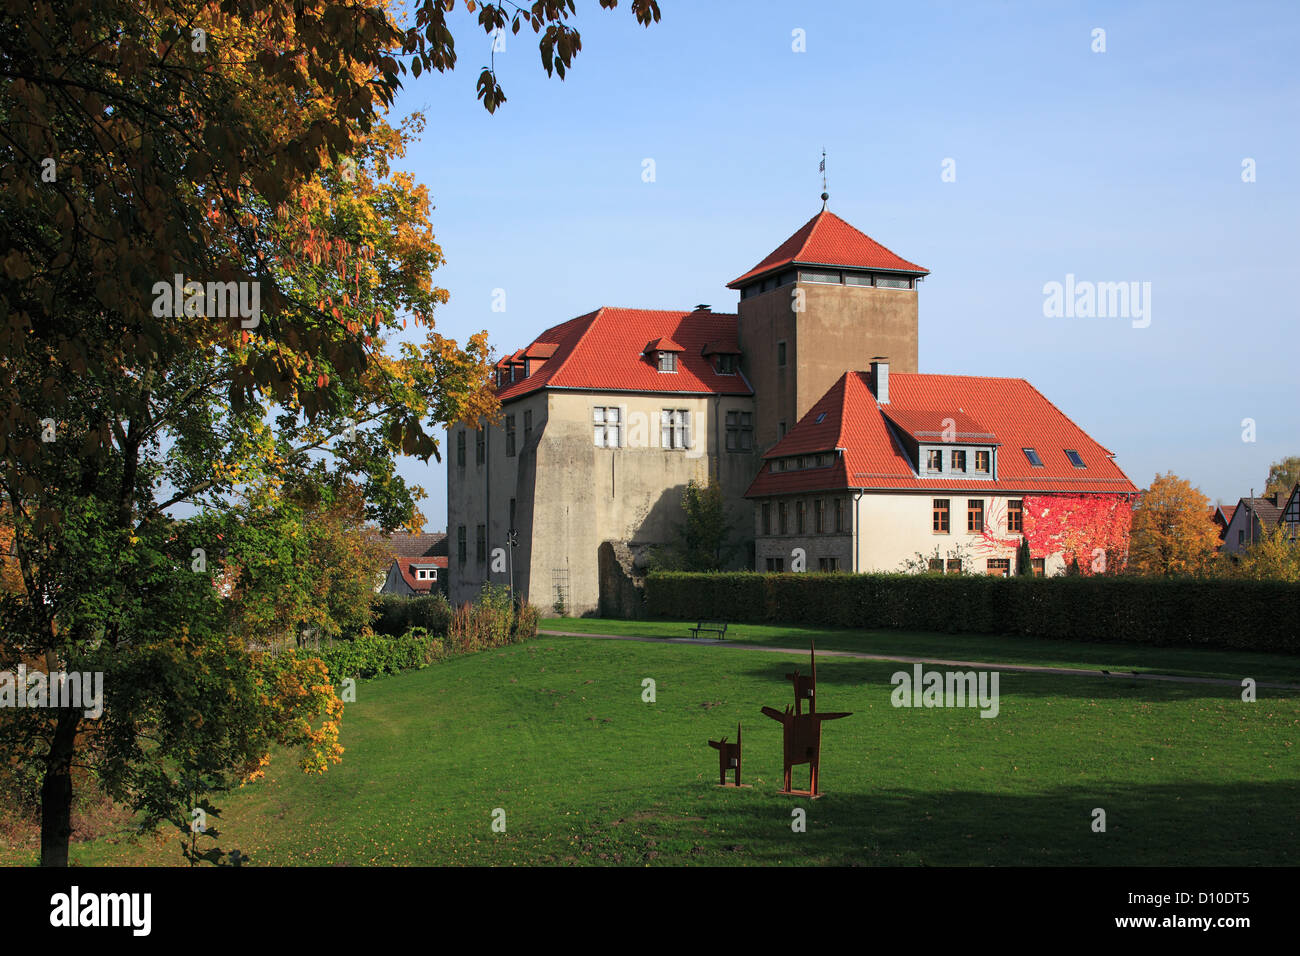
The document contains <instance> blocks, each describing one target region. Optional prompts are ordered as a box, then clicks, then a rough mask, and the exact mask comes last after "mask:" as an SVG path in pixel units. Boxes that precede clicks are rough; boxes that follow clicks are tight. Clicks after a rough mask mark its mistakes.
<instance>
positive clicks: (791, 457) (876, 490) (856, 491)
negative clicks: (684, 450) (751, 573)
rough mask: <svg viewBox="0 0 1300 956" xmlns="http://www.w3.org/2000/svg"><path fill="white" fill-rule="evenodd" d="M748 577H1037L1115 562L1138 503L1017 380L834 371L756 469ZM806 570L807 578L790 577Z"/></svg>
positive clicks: (1105, 462) (1067, 424)
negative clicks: (1022, 562) (1023, 572)
mask: <svg viewBox="0 0 1300 956" xmlns="http://www.w3.org/2000/svg"><path fill="white" fill-rule="evenodd" d="M763 459H764V461H763V466H762V468H761V469H760V470H759V473H758V477H756V478H755V479H754V482H753V484H752V485H751V486H750V488H749V490H748V491H747V492H746V497H747V498H749V499H750V500H751V501H753V502H754V504H755V506H756V507H755V515H754V533H755V537H756V540H757V556H758V569H759V570H767V571H783V570H787V571H788V570H802V569H805V568H806V570H809V571H898V570H901V569H902V568H903V567H904V566H905V565H906V564H907V563H909V562H911V566H912V567H916V566H917V565H918V564H922V565H923V566H928V568H929V569H930V570H941V571H945V572H954V571H965V572H972V571H973V572H976V573H985V574H1001V575H1009V574H1012V573H1014V572H1015V571H1016V566H1015V562H1016V553H1017V549H1018V547H1019V545H1020V541H1021V539H1022V538H1027V539H1028V541H1029V546H1030V555H1031V560H1032V561H1033V566H1032V570H1033V573H1035V574H1049V575H1051V574H1056V573H1060V572H1061V571H1064V570H1065V566H1066V563H1067V562H1068V561H1069V560H1070V559H1072V558H1074V557H1077V558H1078V560H1079V562H1080V565H1082V566H1084V567H1085V570H1094V569H1095V570H1100V569H1101V566H1100V564H1099V562H1101V561H1107V560H1115V559H1116V558H1117V557H1120V555H1122V554H1123V553H1125V552H1126V551H1127V542H1128V531H1129V523H1130V521H1129V519H1130V514H1131V502H1132V500H1133V498H1134V497H1135V495H1136V494H1137V488H1136V487H1134V485H1133V483H1132V482H1131V481H1129V479H1128V477H1127V476H1126V475H1125V474H1124V473H1123V472H1122V471H1121V470H1120V469H1119V466H1117V465H1116V464H1115V462H1114V455H1113V454H1112V453H1111V452H1109V451H1107V450H1106V449H1105V448H1103V447H1102V446H1101V445H1099V444H1097V442H1095V441H1093V439H1092V438H1090V437H1089V436H1088V435H1087V434H1086V433H1085V432H1084V431H1083V430H1082V429H1081V428H1079V426H1078V425H1076V424H1075V423H1074V422H1073V421H1071V420H1070V419H1069V418H1068V417H1066V415H1065V414H1064V413H1063V412H1061V411H1060V409H1058V408H1057V407H1056V406H1055V405H1053V404H1052V403H1051V402H1049V401H1048V400H1047V399H1046V398H1045V397H1044V396H1043V395H1042V393H1040V392H1039V391H1038V390H1037V389H1036V388H1034V387H1033V386H1032V385H1030V384H1029V383H1028V382H1027V381H1025V380H1024V379H1020V378H984V377H978V376H970V375H927V374H920V373H894V374H892V375H891V374H890V371H889V364H888V363H887V362H875V363H873V364H872V366H871V369H870V370H869V371H864V372H846V373H845V374H844V375H843V376H841V377H840V379H839V381H837V382H836V383H835V385H834V386H832V387H831V389H830V390H829V391H828V392H827V393H826V394H825V395H824V396H823V397H822V398H821V400H820V401H818V402H817V404H815V405H814V406H813V407H812V408H811V409H810V410H809V411H808V413H807V414H806V415H804V417H803V418H802V419H800V421H799V423H798V424H797V425H796V426H795V427H794V428H793V429H792V430H791V431H790V433H789V434H787V435H786V436H785V438H784V439H782V440H781V441H779V442H777V444H776V445H775V446H773V447H772V448H771V449H770V450H769V451H768V452H767V453H766V454H765V455H764V456H763ZM800 561H802V563H803V564H804V568H800V567H799V566H798V564H799V562H800Z"/></svg>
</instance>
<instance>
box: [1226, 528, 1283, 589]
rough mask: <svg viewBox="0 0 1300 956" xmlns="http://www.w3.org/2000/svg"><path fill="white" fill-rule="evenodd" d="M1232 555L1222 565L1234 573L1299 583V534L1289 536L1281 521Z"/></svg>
mask: <svg viewBox="0 0 1300 956" xmlns="http://www.w3.org/2000/svg"><path fill="white" fill-rule="evenodd" d="M1232 558H1233V560H1232V561H1231V562H1228V563H1227V564H1226V568H1227V570H1228V571H1229V573H1231V574H1233V575H1234V576H1237V577H1243V578H1249V579H1251V580H1255V581H1290V582H1291V583H1293V584H1300V537H1295V536H1293V535H1292V533H1291V529H1290V528H1288V527H1287V525H1286V524H1285V522H1279V523H1278V524H1276V525H1274V526H1273V527H1271V528H1265V529H1264V530H1263V531H1262V532H1261V533H1260V534H1259V535H1258V536H1257V537H1256V538H1255V540H1254V541H1252V542H1251V544H1250V547H1248V548H1246V549H1245V550H1243V551H1240V552H1238V553H1237V554H1235V555H1233V556H1232Z"/></svg>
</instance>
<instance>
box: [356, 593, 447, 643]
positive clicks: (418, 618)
mask: <svg viewBox="0 0 1300 956" xmlns="http://www.w3.org/2000/svg"><path fill="white" fill-rule="evenodd" d="M372 610H373V614H374V620H373V623H372V624H371V627H372V628H373V629H374V630H375V632H376V633H377V634H386V635H388V636H389V637H400V636H401V635H403V634H405V633H406V632H407V631H409V630H410V629H411V628H413V627H422V628H424V629H425V630H427V631H428V632H429V633H430V634H434V635H437V636H439V637H444V636H446V634H447V629H448V627H450V625H451V605H450V604H449V603H448V602H447V598H446V596H445V595H443V594H442V593H438V594H432V595H429V596H428V597H401V596H400V595H397V594H383V595H380V596H379V597H377V598H375V600H374V603H373V605H372Z"/></svg>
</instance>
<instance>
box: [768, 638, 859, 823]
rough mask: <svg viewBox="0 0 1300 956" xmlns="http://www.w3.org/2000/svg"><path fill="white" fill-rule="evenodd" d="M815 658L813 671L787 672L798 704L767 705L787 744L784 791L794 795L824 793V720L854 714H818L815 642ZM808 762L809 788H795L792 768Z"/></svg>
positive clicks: (813, 659) (812, 651)
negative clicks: (821, 782) (821, 786)
mask: <svg viewBox="0 0 1300 956" xmlns="http://www.w3.org/2000/svg"><path fill="white" fill-rule="evenodd" d="M808 654H809V657H810V659H811V661H812V673H811V674H808V675H806V676H805V675H802V674H800V673H799V671H798V670H796V671H795V672H794V673H793V674H786V675H785V676H786V679H787V680H789V681H790V682H791V683H793V684H794V706H793V707H786V709H785V712H784V713H782V712H781V711H779V710H777V709H776V708H775V707H764V708H763V713H764V714H766V715H767V716H768V717H771V718H772V719H773V720H776V721H780V723H781V729H782V738H783V740H784V744H785V748H784V749H785V754H784V763H785V789H783V790H782V791H781V793H784V794H787V795H790V796H799V797H812V798H813V799H814V800H816V799H817V798H818V797H820V796H821V793H820V791H819V790H818V788H817V776H818V771H819V770H820V769H821V751H822V721H825V720H839V719H840V718H841V717H851V716H853V715H852V713H849V712H842V713H827V714H819V713H817V648H816V646H815V645H814V646H813V647H812V648H811V649H810V650H809V652H808ZM805 700H806V701H807V702H808V713H806V714H805V713H803V702H804V701H805ZM804 763H806V764H808V777H809V779H808V789H807V790H795V789H794V788H793V787H792V786H791V784H790V776H791V770H792V768H794V767H795V766H797V765H799V764H804Z"/></svg>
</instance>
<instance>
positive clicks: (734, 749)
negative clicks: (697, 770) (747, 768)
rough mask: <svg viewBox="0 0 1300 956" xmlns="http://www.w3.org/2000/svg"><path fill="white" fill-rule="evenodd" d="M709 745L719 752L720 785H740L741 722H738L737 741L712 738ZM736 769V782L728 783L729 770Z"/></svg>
mask: <svg viewBox="0 0 1300 956" xmlns="http://www.w3.org/2000/svg"><path fill="white" fill-rule="evenodd" d="M709 746H710V747H712V748H713V749H714V750H716V751H717V752H718V786H719V787H739V786H740V785H741V783H740V724H739V723H737V724H736V742H735V743H734V744H729V743H727V738H726V737H723V738H722V739H721V740H710V741H709ZM728 770H734V771H736V782H735V783H727V771H728Z"/></svg>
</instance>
